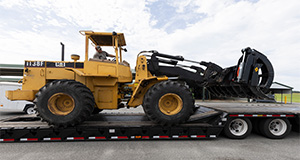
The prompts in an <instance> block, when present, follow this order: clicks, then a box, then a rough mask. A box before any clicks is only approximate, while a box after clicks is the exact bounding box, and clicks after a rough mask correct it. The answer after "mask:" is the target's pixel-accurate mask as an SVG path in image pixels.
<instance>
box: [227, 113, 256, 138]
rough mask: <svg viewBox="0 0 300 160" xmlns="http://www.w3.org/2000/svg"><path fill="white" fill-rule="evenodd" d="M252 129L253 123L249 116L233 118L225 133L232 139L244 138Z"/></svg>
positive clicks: (228, 123) (229, 121)
mask: <svg viewBox="0 0 300 160" xmlns="http://www.w3.org/2000/svg"><path fill="white" fill-rule="evenodd" d="M251 131H252V123H251V121H250V120H249V119H248V118H231V119H229V120H228V122H227V123H226V125H225V128H224V134H225V135H226V136H227V137H228V138H232V139H244V138H246V137H248V136H249V135H250V133H251Z"/></svg>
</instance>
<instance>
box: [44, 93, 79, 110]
mask: <svg viewBox="0 0 300 160" xmlns="http://www.w3.org/2000/svg"><path fill="white" fill-rule="evenodd" d="M74 108H75V103H74V99H73V98H72V97H71V96H70V95H68V94H65V93H56V94H54V95H52V96H51V97H50V98H49V100H48V109H49V110H50V111H51V112H52V113H53V114H55V115H67V114H69V113H71V112H72V111H73V110H74Z"/></svg>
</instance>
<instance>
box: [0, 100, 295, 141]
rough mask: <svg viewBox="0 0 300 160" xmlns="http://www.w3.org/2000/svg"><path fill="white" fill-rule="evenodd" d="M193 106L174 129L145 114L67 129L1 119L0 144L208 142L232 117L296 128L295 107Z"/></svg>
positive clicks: (27, 119) (31, 119)
mask: <svg viewBox="0 0 300 160" xmlns="http://www.w3.org/2000/svg"><path fill="white" fill-rule="evenodd" d="M196 106H197V107H198V109H197V110H196V111H195V114H194V115H192V116H191V117H190V119H189V121H188V122H187V123H185V124H180V125H177V126H160V125H158V124H155V123H153V122H152V121H150V120H148V118H147V117H146V115H145V114H144V113H121V114H114V113H110V114H104V113H100V114H97V115H93V116H91V117H90V118H89V119H88V120H87V121H85V122H84V123H82V124H81V125H78V126H75V127H68V128H56V127H54V126H49V125H48V124H47V123H46V122H42V121H41V119H40V118H39V117H37V116H36V115H24V116H18V117H12V118H7V119H3V120H0V142H22V141H74V140H147V139H148V140H150V139H211V138H217V137H218V136H219V134H220V133H221V131H222V130H223V129H224V126H225V125H226V123H227V120H228V118H232V117H242V118H243V117H246V118H250V117H251V118H267V117H269V118H270V117H271V118H272V117H279V118H289V119H293V120H294V121H295V122H297V123H296V124H297V125H299V117H300V106H299V105H297V104H288V105H285V104H258V103H224V102H220V103H219V102H205V103H202V102H200V103H197V105H196Z"/></svg>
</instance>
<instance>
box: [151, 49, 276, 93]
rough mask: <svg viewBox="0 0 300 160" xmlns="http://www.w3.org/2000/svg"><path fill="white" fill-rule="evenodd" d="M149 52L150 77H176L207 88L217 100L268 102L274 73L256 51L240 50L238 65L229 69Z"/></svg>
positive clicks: (210, 63)
mask: <svg viewBox="0 0 300 160" xmlns="http://www.w3.org/2000/svg"><path fill="white" fill-rule="evenodd" d="M148 52H150V53H152V55H151V57H150V58H148V59H147V63H148V70H149V71H150V72H151V74H153V75H156V76H161V75H166V76H168V77H176V78H178V79H179V80H182V81H185V82H186V83H187V84H188V85H189V86H190V87H192V88H195V87H206V88H207V89H208V91H209V92H210V93H211V94H213V95H214V96H217V97H241V98H262V99H270V97H268V96H267V95H266V94H267V93H268V90H269V88H270V86H271V84H272V82H273V78H274V70H273V67H272V64H271V62H270V61H269V60H268V58H267V57H266V56H265V55H264V54H262V53H260V52H258V51H257V50H255V49H251V48H249V47H248V48H245V49H243V50H242V53H243V55H242V56H241V58H239V60H238V63H237V65H234V66H231V67H228V68H222V67H220V66H219V65H217V64H215V63H212V62H204V61H201V62H197V61H193V60H186V59H184V58H183V57H182V56H172V55H167V54H162V53H158V52H157V51H148ZM179 61H188V62H192V63H196V64H197V65H200V66H195V65H191V66H185V65H180V64H178V62H179ZM203 67H205V69H203ZM186 68H190V69H186ZM191 69H192V70H195V71H194V72H193V71H191Z"/></svg>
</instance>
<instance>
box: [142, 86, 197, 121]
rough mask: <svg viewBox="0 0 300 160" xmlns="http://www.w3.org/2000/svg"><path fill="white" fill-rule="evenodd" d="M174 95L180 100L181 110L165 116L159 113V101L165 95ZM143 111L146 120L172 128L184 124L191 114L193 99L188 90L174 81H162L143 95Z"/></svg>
mask: <svg viewBox="0 0 300 160" xmlns="http://www.w3.org/2000/svg"><path fill="white" fill-rule="evenodd" d="M168 93H171V94H176V95H177V96H179V97H180V98H181V99H182V104H183V105H182V109H181V110H180V111H179V112H178V113H176V114H174V115H167V114H164V113H163V112H161V111H160V109H159V100H160V98H161V97H162V96H164V95H165V94H168ZM143 109H144V111H145V113H146V115H147V116H148V118H149V119H150V120H152V121H154V122H155V123H158V124H160V125H166V126H172V125H177V124H180V123H184V122H185V121H187V120H188V119H189V117H190V116H191V115H192V114H193V109H194V99H193V96H192V93H191V92H190V90H189V89H188V88H187V87H186V86H185V85H184V84H182V83H179V82H176V81H163V82H159V83H157V84H155V85H153V86H152V87H151V88H150V89H149V90H148V91H147V93H146V94H145V97H144V101H143Z"/></svg>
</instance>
